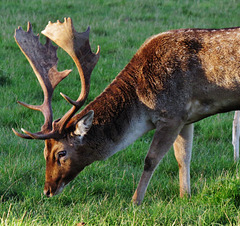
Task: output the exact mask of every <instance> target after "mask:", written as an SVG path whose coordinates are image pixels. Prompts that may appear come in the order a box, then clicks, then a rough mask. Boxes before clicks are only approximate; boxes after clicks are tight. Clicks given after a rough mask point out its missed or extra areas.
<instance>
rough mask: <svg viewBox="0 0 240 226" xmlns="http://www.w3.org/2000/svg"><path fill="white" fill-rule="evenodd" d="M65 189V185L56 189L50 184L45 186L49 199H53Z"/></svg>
mask: <svg viewBox="0 0 240 226" xmlns="http://www.w3.org/2000/svg"><path fill="white" fill-rule="evenodd" d="M64 187H65V183H64V182H62V183H60V184H59V185H58V186H57V187H56V188H54V187H52V186H50V185H49V184H48V183H46V184H45V186H44V195H46V196H47V197H48V198H50V197H53V196H54V195H58V194H60V193H61V192H62V191H63V189H64Z"/></svg>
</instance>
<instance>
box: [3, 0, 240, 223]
mask: <svg viewBox="0 0 240 226" xmlns="http://www.w3.org/2000/svg"><path fill="white" fill-rule="evenodd" d="M239 10H240V3H239V2H238V1H235V0H223V1H218V0H209V1H206V0H201V1H199V0H198V1H197V0H195V1H188V0H178V1H170V0H163V1H158V0H149V1H145V0H135V1H131V0H111V1H110V0H94V1H87V0H81V1H73V0H68V1H63V0H53V1H46V0H33V1H26V0H21V1H16V0H5V1H2V2H0V15H1V24H0V27H1V33H0V46H1V54H0V96H1V108H0V132H1V137H0V224H1V225H76V224H77V223H79V222H85V223H87V225H238V224H240V222H239V221H240V220H239V218H240V209H239V206H240V195H239V194H240V193H239V188H240V181H239V164H238V163H234V161H233V148H232V145H231V126H232V119H233V113H227V114H222V115H217V116H213V117H211V118H207V119H205V120H202V121H201V122H198V123H196V125H195V138H194V146H193V157H192V165H191V188H192V197H191V198H190V199H185V198H184V199H180V198H179V188H178V166H177V163H176V160H175V158H174V154H173V151H172V150H170V151H169V153H168V154H167V155H166V156H165V158H164V159H163V161H162V163H161V164H160V165H159V167H158V169H157V171H156V172H155V174H154V176H153V178H152V181H151V183H150V185H149V187H148V190H147V194H146V197H145V199H144V203H143V204H142V205H141V206H139V207H137V206H134V205H132V204H131V202H130V201H131V196H132V194H133V192H134V190H135V189H136V186H137V183H138V180H139V177H140V175H141V172H142V169H143V160H144V157H145V155H146V152H147V149H148V147H149V144H150V142H151V138H152V135H153V132H150V133H149V134H147V135H145V136H144V137H142V138H140V139H139V140H138V141H136V142H135V143H134V144H132V145H130V146H129V147H128V148H127V149H126V150H124V151H122V152H119V153H117V154H116V155H114V156H113V157H111V158H110V159H108V160H106V161H104V162H96V163H94V164H92V165H91V166H89V167H87V168H86V169H85V170H84V171H83V172H82V173H81V174H80V175H79V176H78V177H77V178H76V179H75V180H74V181H73V182H71V183H70V185H69V186H68V187H67V188H66V189H65V190H64V192H63V193H62V194H61V195H59V196H56V197H53V198H51V199H47V198H45V197H44V195H43V184H44V171H45V161H44V158H43V153H42V152H43V151H42V150H43V147H44V143H43V142H41V141H28V140H23V139H20V138H18V137H16V136H14V134H13V133H12V131H11V128H12V127H14V128H16V129H19V128H21V127H24V128H26V129H29V130H30V131H36V130H38V128H40V125H41V124H42V121H43V117H42V115H41V114H40V113H38V112H34V111H30V110H28V109H25V108H23V107H21V106H19V105H17V104H16V100H21V101H24V102H27V103H32V104H39V103H41V101H42V91H41V89H40V86H39V85H38V83H37V79H36V78H35V76H34V74H33V72H32V69H31V67H30V66H29V64H28V62H27V60H26V59H25V57H24V56H23V54H22V53H21V51H20V49H19V48H18V46H17V44H16V43H15V41H14V38H13V35H14V29H16V28H17V27H18V26H22V27H23V29H24V30H26V25H27V21H31V23H32V25H33V29H34V31H35V33H40V31H41V30H43V29H44V27H45V25H46V24H47V23H48V21H49V20H51V21H53V22H55V21H56V20H57V19H60V20H63V18H64V17H68V16H70V17H71V18H72V19H73V22H74V26H75V28H76V30H77V31H83V30H85V29H86V28H87V26H88V25H90V26H91V34H90V39H91V45H92V47H93V49H94V50H96V47H97V45H100V46H101V57H100V60H99V62H98V65H97V67H96V68H95V70H94V72H93V74H92V86H91V91H90V95H89V97H88V100H87V102H89V101H91V100H92V99H93V98H94V97H95V96H97V95H98V94H99V93H101V92H102V90H103V89H104V88H105V87H106V86H107V85H108V84H109V83H110V82H111V81H112V80H113V78H114V77H115V76H116V75H117V74H118V72H119V71H120V70H121V69H122V68H123V67H124V66H125V65H126V64H127V63H128V62H129V60H130V59H131V57H132V56H133V55H134V53H135V52H136V51H137V49H138V48H139V47H140V45H141V44H142V43H143V42H144V40H145V39H146V38H148V37H149V36H151V35H153V34H157V33H159V32H162V31H166V30H169V29H176V28H187V27H201V28H213V27H214V28H220V27H233V26H239ZM41 41H44V38H43V37H41ZM58 56H59V63H58V65H59V66H58V68H59V70H64V69H70V68H73V69H74V70H73V72H72V73H71V75H70V76H69V78H67V79H66V80H64V81H63V82H62V83H61V84H60V85H59V87H57V89H56V91H55V94H54V100H53V109H54V116H55V118H57V117H60V116H61V115H63V113H64V112H65V111H66V110H67V109H69V106H68V105H67V104H66V103H65V101H64V100H63V99H62V98H61V97H60V95H59V92H60V91H61V92H63V93H66V94H67V95H69V96H70V97H72V98H77V96H78V93H79V91H80V82H79V79H78V74H77V72H76V69H75V67H74V64H73V62H72V60H71V59H70V57H69V56H68V55H67V54H66V53H65V52H63V51H62V50H59V53H58ZM69 87H73V88H71V89H69Z"/></svg>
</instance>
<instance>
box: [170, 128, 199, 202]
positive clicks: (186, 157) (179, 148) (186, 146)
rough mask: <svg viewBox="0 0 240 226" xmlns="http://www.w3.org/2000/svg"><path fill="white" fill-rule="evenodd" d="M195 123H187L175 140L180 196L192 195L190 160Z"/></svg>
mask: <svg viewBox="0 0 240 226" xmlns="http://www.w3.org/2000/svg"><path fill="white" fill-rule="evenodd" d="M193 128H194V127H193V124H190V125H186V126H184V127H183V129H182V130H181V132H180V133H179V135H178V137H177V139H176V140H175V142H174V145H173V147H174V153H175V157H176V160H177V162H178V166H179V183H180V197H184V196H185V195H188V196H190V195H191V188H190V162H191V155H192V141H193Z"/></svg>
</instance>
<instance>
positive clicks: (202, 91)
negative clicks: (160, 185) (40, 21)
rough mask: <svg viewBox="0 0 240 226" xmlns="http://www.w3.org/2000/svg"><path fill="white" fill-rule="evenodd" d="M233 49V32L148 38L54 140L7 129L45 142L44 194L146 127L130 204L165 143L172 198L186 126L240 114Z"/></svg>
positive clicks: (185, 173)
mask: <svg viewBox="0 0 240 226" xmlns="http://www.w3.org/2000/svg"><path fill="white" fill-rule="evenodd" d="M60 25H61V26H62V24H60ZM63 25H64V24H63ZM48 26H49V29H48V27H47V29H46V30H45V31H44V32H43V33H44V34H45V35H46V36H47V37H49V38H50V39H52V40H53V41H55V40H57V39H56V38H55V37H54V35H53V34H52V33H53V32H52V30H54V28H53V29H52V30H50V28H51V27H52V24H50V25H48ZM53 26H55V25H53ZM239 43H240V29H239V28H229V29H220V30H205V29H181V30H173V31H169V32H165V33H161V34H159V35H156V36H153V37H151V38H150V39H148V40H147V41H146V42H145V43H144V44H143V45H142V46H141V47H140V49H139V50H138V51H137V53H136V54H135V55H134V57H133V58H132V60H131V61H130V62H129V64H128V65H127V66H126V67H125V68H124V69H123V70H122V71H121V72H120V73H119V75H118V76H117V77H116V78H115V80H114V81H113V82H112V83H111V84H110V85H109V86H108V87H107V88H106V89H105V90H104V92H103V93H102V94H100V96H99V97H97V98H96V99H95V100H94V101H92V102H91V103H90V104H88V105H87V106H86V107H85V108H84V109H83V110H82V111H81V112H80V113H78V114H76V115H74V116H73V115H71V117H70V118H69V119H68V120H67V121H66V122H64V128H63V130H59V131H60V132H58V133H57V135H59V134H60V135H61V133H62V134H63V135H62V136H61V137H56V136H57V135H56V134H55V135H54V136H53V137H49V136H48V134H47V136H45V135H42V133H41V132H40V135H38V134H32V133H29V132H27V131H25V130H23V131H24V132H25V133H27V135H28V136H27V135H20V134H19V133H17V132H16V131H15V133H16V134H17V135H19V136H21V137H23V138H34V139H38V138H39V139H45V140H46V141H45V151H44V153H45V159H46V183H45V187H44V192H45V194H46V195H47V196H53V195H55V194H57V193H59V192H61V191H62V189H63V188H64V186H65V185H66V184H67V183H69V182H70V181H71V180H72V179H73V178H74V177H75V176H76V175H77V174H78V173H79V172H80V171H81V170H83V169H84V167H85V166H87V165H89V164H91V163H92V162H94V161H97V160H102V159H106V158H108V157H109V156H111V155H113V154H114V153H116V152H117V151H119V150H122V149H123V148H125V147H127V146H128V145H129V144H131V143H132V142H134V141H135V140H136V139H137V138H138V137H140V136H142V135H143V134H144V133H146V132H148V131H149V130H152V129H155V134H154V137H153V140H152V143H151V146H150V148H149V151H148V154H147V156H146V159H145V164H144V171H143V174H142V177H141V179H140V182H139V185H138V188H137V190H136V192H135V194H134V196H133V201H134V202H135V203H137V204H140V203H141V202H142V200H143V197H144V194H145V192H146V189H147V186H148V183H149V181H150V179H151V177H152V174H153V172H154V170H155V169H156V167H157V165H158V164H159V162H160V160H161V159H162V158H163V157H164V155H165V154H166V153H167V151H168V150H169V149H170V147H171V146H172V145H173V144H174V151H175V156H176V159H177V161H178V164H179V175H180V195H181V196H183V195H185V194H190V160H191V149H192V137H193V123H194V122H196V121H199V120H201V119H203V118H205V117H208V116H211V115H213V114H216V113H221V112H227V111H232V110H237V109H240V95H239V90H240V89H239V88H240V45H239ZM57 44H58V43H57ZM60 44H61V43H60ZM59 46H61V45H59ZM73 46H74V45H73ZM70 52H71V51H70ZM75 52H77V51H75ZM70 55H71V54H70ZM76 55H78V54H76ZM78 58H79V59H80V58H81V57H78ZM83 68H84V67H83ZM86 80H87V79H86ZM66 99H67V100H68V98H66ZM69 102H71V103H72V102H73V101H71V100H70V101H69ZM76 106H77V105H76ZM74 113H75V111H74ZM63 118H64V117H63ZM61 120H62V119H61ZM54 123H56V124H57V125H58V124H60V123H58V121H56V122H54ZM54 126H55V124H53V127H54ZM55 127H57V126H55ZM49 130H51V129H49ZM62 131H63V132H62ZM44 133H45V131H44ZM51 133H52V132H50V134H51ZM24 136H25V137H24ZM26 136H27V137H26Z"/></svg>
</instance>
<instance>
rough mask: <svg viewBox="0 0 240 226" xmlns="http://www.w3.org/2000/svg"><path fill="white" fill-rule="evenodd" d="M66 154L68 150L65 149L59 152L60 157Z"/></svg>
mask: <svg viewBox="0 0 240 226" xmlns="http://www.w3.org/2000/svg"><path fill="white" fill-rule="evenodd" d="M66 154H67V151H65V150H64V151H59V152H58V159H60V158H62V157H64V156H65V155H66Z"/></svg>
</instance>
